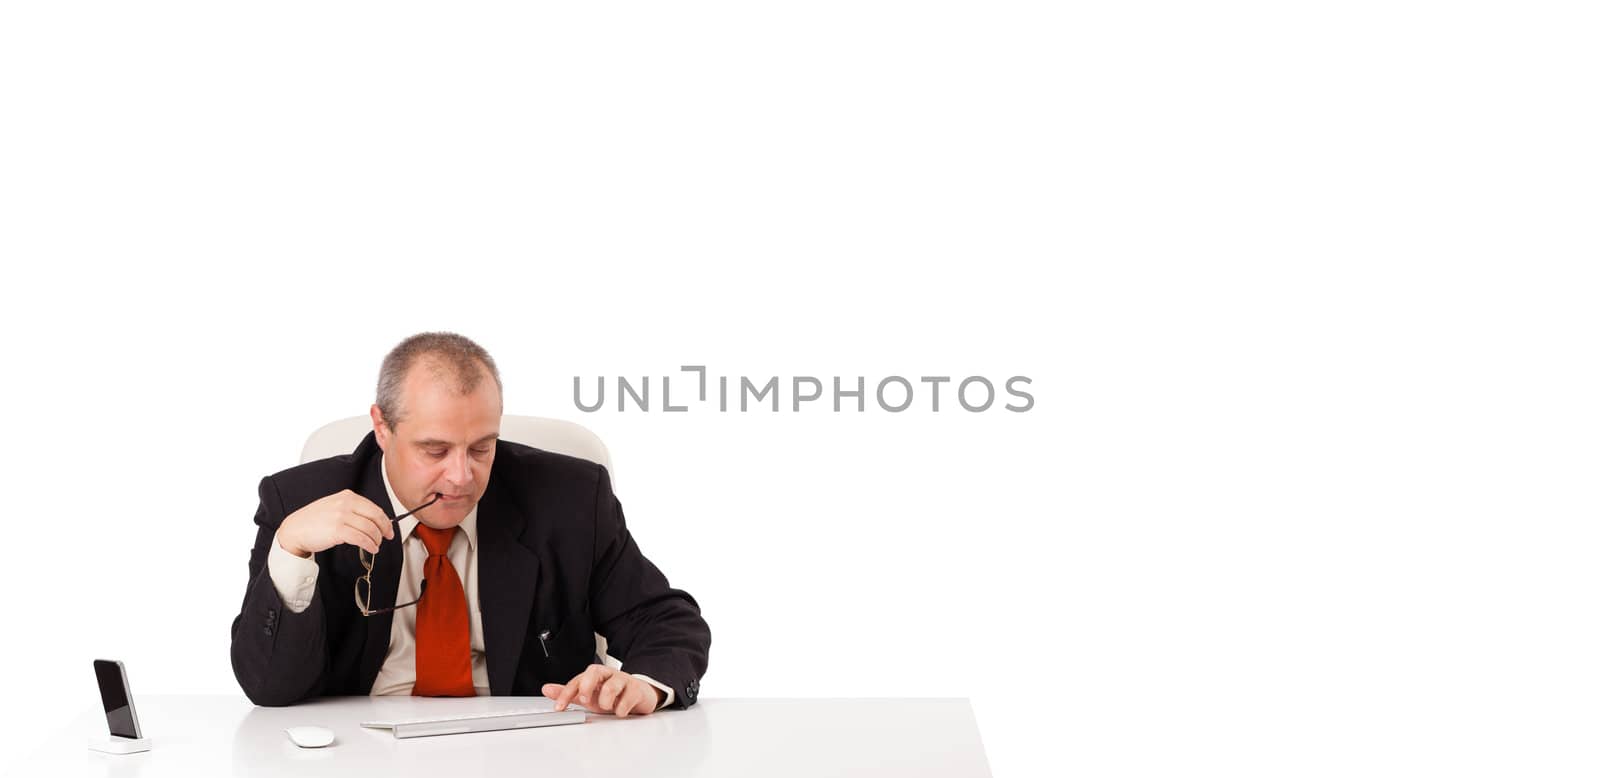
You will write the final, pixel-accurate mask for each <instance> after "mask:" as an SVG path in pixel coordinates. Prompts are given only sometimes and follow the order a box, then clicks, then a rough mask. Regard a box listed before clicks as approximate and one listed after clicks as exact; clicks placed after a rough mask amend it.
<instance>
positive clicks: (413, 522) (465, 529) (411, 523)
mask: <svg viewBox="0 0 1600 778" xmlns="http://www.w3.org/2000/svg"><path fill="white" fill-rule="evenodd" d="M378 470H379V471H380V472H382V473H383V488H384V491H387V492H388V493H389V504H390V505H392V506H394V509H395V513H407V512H409V511H410V510H411V508H410V507H403V506H401V505H400V498H399V497H396V496H395V495H394V487H393V486H391V485H390V484H389V465H388V461H387V459H386V456H380V457H378ZM420 523H421V522H420V521H418V520H417V517H415V516H407V517H405V518H403V519H401V520H400V524H399V526H400V543H401V544H402V545H404V544H405V542H406V541H407V540H408V539H410V538H411V530H414V529H416V528H417V525H418V524H420ZM458 526H460V527H461V534H462V535H464V536H466V538H467V548H468V549H470V550H472V551H476V550H477V549H478V506H476V505H474V506H472V510H470V511H467V517H466V518H464V519H462V520H461V524H459V525H458Z"/></svg>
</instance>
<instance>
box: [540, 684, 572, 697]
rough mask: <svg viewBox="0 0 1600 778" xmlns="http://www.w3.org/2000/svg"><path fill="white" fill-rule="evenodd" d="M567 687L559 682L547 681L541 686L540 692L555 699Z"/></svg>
mask: <svg viewBox="0 0 1600 778" xmlns="http://www.w3.org/2000/svg"><path fill="white" fill-rule="evenodd" d="M565 688H567V687H565V686H563V685H561V684H559V683H547V684H545V685H544V686H541V687H539V693H540V694H543V695H544V696H546V697H549V698H550V699H552V700H553V699H555V698H557V697H559V696H561V691H562V690H563V689H565Z"/></svg>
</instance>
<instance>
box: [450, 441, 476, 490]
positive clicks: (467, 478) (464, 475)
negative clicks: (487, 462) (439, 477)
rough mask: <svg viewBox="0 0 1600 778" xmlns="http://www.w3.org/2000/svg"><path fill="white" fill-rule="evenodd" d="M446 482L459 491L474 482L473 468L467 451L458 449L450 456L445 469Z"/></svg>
mask: <svg viewBox="0 0 1600 778" xmlns="http://www.w3.org/2000/svg"><path fill="white" fill-rule="evenodd" d="M444 480H446V481H448V482H450V485H451V486H452V487H455V488H457V489H459V488H461V487H464V486H467V485H468V484H470V483H471V482H472V466H471V463H469V462H468V461H467V451H466V449H458V450H456V451H455V452H454V453H453V454H451V455H450V457H449V461H448V462H447V463H446V465H445V469H444Z"/></svg>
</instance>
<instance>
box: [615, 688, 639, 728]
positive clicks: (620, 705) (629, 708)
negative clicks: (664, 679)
mask: <svg viewBox="0 0 1600 778" xmlns="http://www.w3.org/2000/svg"><path fill="white" fill-rule="evenodd" d="M643 684H644V682H643V681H635V682H633V683H630V684H628V688H627V689H624V690H623V692H622V696H620V697H618V698H617V711H616V712H617V718H619V719H625V718H627V717H628V714H630V713H632V712H633V710H634V708H637V707H639V702H640V701H641V700H642V699H643V693H644V690H642V689H640V688H639V687H640V686H641V685H643Z"/></svg>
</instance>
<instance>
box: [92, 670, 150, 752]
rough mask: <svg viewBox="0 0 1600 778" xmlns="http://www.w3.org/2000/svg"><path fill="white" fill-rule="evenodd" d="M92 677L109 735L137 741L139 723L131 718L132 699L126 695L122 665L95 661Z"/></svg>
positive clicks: (126, 689)
mask: <svg viewBox="0 0 1600 778" xmlns="http://www.w3.org/2000/svg"><path fill="white" fill-rule="evenodd" d="M94 677H95V681H97V682H98V683H99V684H100V701H101V702H102V703H104V704H105V706H106V725H107V726H109V727H110V728H111V734H113V735H116V736H117V737H126V738H134V739H137V738H138V737H139V722H138V720H137V719H135V718H134V716H133V699H132V698H131V697H130V696H129V694H128V685H127V683H126V682H125V676H124V675H123V672H122V663H121V662H112V661H108V660H105V659H96V660H94Z"/></svg>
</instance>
